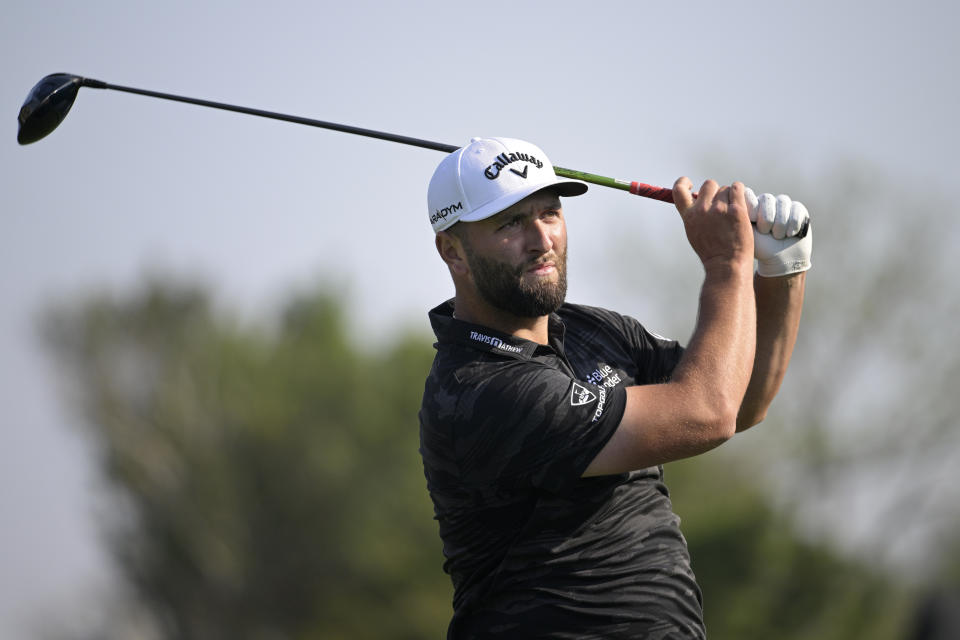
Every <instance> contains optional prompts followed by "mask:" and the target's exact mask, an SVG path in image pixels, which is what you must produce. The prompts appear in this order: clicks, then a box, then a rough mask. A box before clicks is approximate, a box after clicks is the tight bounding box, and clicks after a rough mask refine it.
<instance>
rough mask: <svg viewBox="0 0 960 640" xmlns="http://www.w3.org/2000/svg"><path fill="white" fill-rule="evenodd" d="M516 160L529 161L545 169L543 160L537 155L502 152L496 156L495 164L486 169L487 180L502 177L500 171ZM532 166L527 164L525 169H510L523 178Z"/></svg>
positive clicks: (538, 167) (484, 172)
mask: <svg viewBox="0 0 960 640" xmlns="http://www.w3.org/2000/svg"><path fill="white" fill-rule="evenodd" d="M514 162H529V163H530V164H532V165H533V166H535V167H536V168H537V169H543V162H541V161H540V160H538V159H537V158H536V157H534V156H531V155H529V154H526V153H501V154H500V155H498V156H497V157H496V158H494V162H493V164H491V165H490V166H489V167H487V168H486V169H484V171H483V175H485V176H487V180H496V179H497V178H498V177H500V172H501V171H503V170H504V169H505V168H506V167H507V165H508V164H513V163H514ZM529 168H530V166H529V165H527V166H526V167H524V168H523V171H517V170H516V169H514V168H512V167H511V168H510V171H512V172H513V173H515V174H517V175H518V176H520V177H521V178H526V177H527V169H529Z"/></svg>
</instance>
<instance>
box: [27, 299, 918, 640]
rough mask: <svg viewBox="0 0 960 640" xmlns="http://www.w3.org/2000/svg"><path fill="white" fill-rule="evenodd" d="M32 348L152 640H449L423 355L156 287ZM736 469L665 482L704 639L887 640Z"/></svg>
mask: <svg viewBox="0 0 960 640" xmlns="http://www.w3.org/2000/svg"><path fill="white" fill-rule="evenodd" d="M45 328H46V336H47V338H48V342H49V343H50V344H51V345H52V346H53V347H54V348H55V353H56V354H57V356H58V359H59V361H60V362H61V363H62V364H63V365H64V366H65V367H66V370H67V371H69V372H70V376H69V380H70V381H72V383H73V384H74V385H75V389H74V390H75V392H76V394H75V399H76V400H77V403H78V406H79V407H80V408H81V410H82V412H83V415H84V417H85V421H84V422H85V424H86V426H87V427H88V431H87V433H89V435H90V437H91V440H92V441H93V442H94V443H95V444H96V446H97V448H98V451H99V452H100V456H101V462H102V467H103V470H104V473H105V476H106V478H107V479H108V481H109V483H110V486H111V487H112V488H113V489H115V494H116V497H117V504H118V505H119V507H120V508H119V509H117V513H118V516H117V517H116V518H115V520H114V521H113V522H112V523H110V525H109V527H108V533H109V536H110V546H111V549H112V550H113V552H114V553H115V555H116V558H117V561H118V563H119V565H120V567H121V569H122V571H123V575H124V576H125V577H126V578H127V580H128V581H129V583H130V585H132V587H133V588H134V590H135V592H136V594H137V597H138V599H139V601H140V602H141V603H142V604H143V606H144V607H145V608H146V609H147V610H148V611H149V612H151V614H152V618H153V619H154V620H155V624H156V626H157V630H158V631H159V635H161V636H162V637H169V638H186V639H192V638H198V639H200V638H203V639H205V640H209V639H213V640H216V639H218V638H231V639H236V638H271V639H272V638H293V639H312V638H344V639H348V638H349V639H361V640H362V639H364V638H398V639H406V638H411V639H412V638H436V637H441V636H442V635H443V632H444V630H445V628H446V625H447V622H448V620H449V617H450V614H451V608H450V602H451V596H452V594H451V587H450V583H449V579H448V578H447V576H446V575H444V574H443V573H442V571H441V562H442V556H441V551H440V542H439V539H438V536H437V527H436V524H435V522H434V520H433V519H432V518H433V511H432V507H431V505H430V502H429V498H428V496H427V493H426V488H425V481H424V477H423V469H422V466H421V462H420V458H419V455H418V453H417V448H418V446H419V442H418V428H417V411H418V408H419V403H420V397H421V394H422V389H423V380H424V377H425V375H426V372H427V370H428V368H429V365H430V361H431V359H432V357H433V350H432V349H431V348H430V339H429V338H427V337H426V336H423V335H416V336H414V335H408V336H404V337H401V338H399V339H397V340H396V341H394V342H393V343H392V345H391V346H389V347H388V348H386V349H383V350H381V351H379V352H377V353H370V352H366V351H364V350H362V349H360V348H358V347H357V346H356V345H355V344H354V343H352V342H351V340H350V334H349V323H348V321H347V319H346V318H345V317H344V315H343V311H342V306H341V305H340V304H339V303H338V301H337V300H336V299H332V298H330V297H327V296H325V295H323V294H320V293H318V294H316V295H312V296H302V297H300V298H298V299H296V300H294V301H293V302H292V303H291V304H289V305H288V307H287V308H286V311H285V312H284V313H283V314H282V316H281V319H280V321H279V322H278V326H277V327H276V329H275V330H274V331H272V332H268V331H266V330H264V329H259V328H249V327H246V328H244V327H238V326H237V325H236V324H234V323H232V322H230V321H229V320H228V319H227V318H226V317H224V316H222V315H218V314H217V313H216V312H215V311H214V309H213V308H212V305H211V303H210V301H209V299H208V298H207V296H206V295H205V294H204V293H203V292H202V291H200V290H198V289H196V288H191V287H184V286H177V285H172V284H169V283H166V284H165V283H160V282H153V283H148V285H147V286H145V287H144V288H143V290H142V291H141V292H140V293H138V294H136V295H135V296H132V297H130V298H127V299H110V298H95V299H90V300H87V301H86V302H83V303H82V304H79V305H76V306H71V307H65V308H62V309H60V310H58V311H56V312H54V313H51V314H50V315H49V317H48V319H47V322H46V324H45ZM736 469H737V467H736V466H735V465H734V464H733V463H732V462H730V461H729V460H725V459H724V458H722V457H716V456H714V455H710V456H706V457H701V458H698V459H696V460H694V461H689V462H685V463H680V464H675V465H671V466H670V467H669V468H668V483H669V484H670V486H671V489H672V491H673V496H674V500H675V502H676V505H677V509H678V512H679V513H680V514H681V516H682V517H683V518H684V531H685V534H686V536H687V538H688V540H689V542H690V547H691V553H692V556H693V561H694V567H695V569H696V571H697V574H698V577H699V579H700V581H701V584H702V586H703V590H704V592H705V604H706V615H707V624H708V628H709V630H710V637H711V638H712V639H713V640H722V639H723V638H786V639H790V638H797V639H800V638H804V639H806V638H818V639H828V640H829V639H830V638H875V639H880V640H882V639H883V638H890V637H893V636H892V635H891V632H892V631H893V630H895V629H896V628H898V625H899V617H898V616H899V615H900V612H901V610H902V607H901V603H902V600H901V599H900V594H899V592H898V591H897V590H896V589H894V588H893V587H892V586H891V585H890V584H888V583H887V582H885V581H884V579H883V578H882V577H881V576H879V575H875V574H874V573H872V572H871V571H870V570H869V569H868V568H864V567H862V566H858V565H856V564H854V563H852V562H848V561H844V560H842V559H840V558H839V557H838V556H836V555H835V554H833V553H831V551H830V550H829V549H826V548H823V547H819V546H815V545H812V544H807V543H804V542H801V541H799V540H798V539H797V538H796V536H795V535H794V534H793V532H792V531H791V529H790V528H789V526H788V524H787V523H786V522H785V521H784V520H782V519H781V518H779V517H778V516H777V515H776V514H775V513H774V512H773V511H772V510H771V508H770V507H769V505H768V504H766V503H765V502H764V500H763V498H762V497H761V494H760V493H759V492H757V491H756V490H755V489H754V488H753V487H752V486H751V485H750V484H749V483H748V482H746V481H743V480H741V479H740V478H738V476H737V473H736Z"/></svg>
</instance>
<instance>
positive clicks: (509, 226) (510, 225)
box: [497, 216, 523, 231]
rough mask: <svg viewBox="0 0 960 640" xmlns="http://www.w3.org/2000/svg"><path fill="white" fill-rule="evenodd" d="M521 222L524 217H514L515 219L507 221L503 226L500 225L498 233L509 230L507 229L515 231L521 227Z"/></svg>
mask: <svg viewBox="0 0 960 640" xmlns="http://www.w3.org/2000/svg"><path fill="white" fill-rule="evenodd" d="M521 222H523V217H522V216H514V217H513V218H510V219H509V220H507V221H506V222H504V223H503V224H502V225H500V226H499V227H497V231H505V230H507V229H514V228H516V227H519V226H520V223H521Z"/></svg>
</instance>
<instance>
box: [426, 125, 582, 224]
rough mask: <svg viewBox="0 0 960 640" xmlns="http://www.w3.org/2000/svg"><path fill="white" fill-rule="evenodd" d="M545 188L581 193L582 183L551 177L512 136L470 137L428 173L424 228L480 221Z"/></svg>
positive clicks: (536, 155) (532, 150)
mask: <svg viewBox="0 0 960 640" xmlns="http://www.w3.org/2000/svg"><path fill="white" fill-rule="evenodd" d="M546 187H556V188H557V193H559V194H560V195H561V196H579V195H581V194H583V193H585V192H586V191H587V185H586V184H584V183H582V182H578V181H577V180H569V179H567V178H559V177H557V174H555V173H554V172H553V164H551V162H550V160H548V159H547V156H546V154H544V153H543V150H541V149H540V147H538V146H536V145H533V144H531V143H529V142H524V141H523V140H515V139H513V138H473V139H471V140H470V144H468V145H467V146H465V147H461V148H460V149H457V150H456V151H454V152H453V153H451V154H450V155H448V156H447V157H446V158H444V159H443V161H441V162H440V164H439V166H437V170H436V171H434V172H433V178H431V179H430V187H429V189H428V190H427V209H428V210H429V214H430V224H432V225H433V230H434V232H438V231H443V230H444V229H447V228H449V227H451V226H452V225H453V224H454V223H456V222H459V221H460V220H463V221H464V222H475V221H477V220H483V219H484V218H489V217H490V216H492V215H494V214H497V213H499V212H501V211H503V210H504V209H506V208H507V207H509V206H511V205H513V204H516V203H517V202H520V201H521V200H523V199H524V198H526V197H527V196H528V195H530V194H531V193H533V192H534V191H539V190H540V189H544V188H546Z"/></svg>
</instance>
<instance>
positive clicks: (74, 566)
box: [0, 0, 960, 638]
mask: <svg viewBox="0 0 960 640" xmlns="http://www.w3.org/2000/svg"><path fill="white" fill-rule="evenodd" d="M958 13H960V11H958V9H957V8H956V5H955V3H950V2H910V3H907V2H903V3H896V2H879V3H878V2H872V3H866V2H864V3H838V2H812V1H806V2H802V3H795V4H794V5H790V6H788V7H784V3H771V2H759V1H757V2H734V3H715V2H692V3H643V2H637V1H622V2H595V3H584V2H566V1H563V0H554V1H552V2H512V3H501V2H489V3H477V2H473V3H470V4H469V5H467V4H466V3H458V2H449V1H447V2H411V3H386V2H383V3H380V2H364V1H357V0H354V1H353V2H337V3H333V2H303V3H283V2H273V3H265V2H262V3H255V4H251V3H246V2H214V3H195V2H189V3H188V2H165V3H155V4H148V3H135V2H88V3H77V2H47V3H37V2H25V1H21V0H13V1H12V2H7V3H5V5H4V11H3V20H2V21H0V68H2V72H3V73H2V77H3V86H2V87H0V108H2V109H4V110H5V112H6V113H7V118H8V120H7V122H8V125H7V129H6V134H5V136H6V138H5V140H4V141H0V172H2V174H0V175H2V176H3V178H2V185H3V188H2V189H0V216H2V218H0V242H2V248H0V299H2V300H3V304H4V307H3V313H2V314H0V353H2V356H3V357H2V363H0V402H2V404H3V406H4V407H5V412H4V418H3V425H2V428H0V487H2V488H0V517H2V527H0V566H2V567H3V570H2V571H0V637H4V638H8V637H20V636H22V635H23V633H25V629H27V628H29V625H30V624H31V623H32V621H33V620H35V619H37V618H39V617H41V616H43V615H44V613H46V612H51V611H56V610H58V609H60V608H62V607H64V606H67V607H69V606H76V604H75V603H77V602H80V601H81V598H82V597H84V593H85V592H89V590H88V589H87V587H86V585H89V584H101V583H103V582H104V579H105V578H104V577H105V575H106V569H105V566H106V564H105V555H104V553H103V552H102V551H101V550H100V547H99V546H98V541H97V537H96V535H97V534H96V531H97V528H96V527H97V524H96V521H95V508H96V506H97V504H98V502H97V501H98V499H100V497H101V492H100V491H99V490H98V487H97V485H96V484H95V479H94V478H95V476H94V475H93V474H92V469H93V466H92V463H91V461H90V458H89V456H88V455H87V454H86V453H85V452H84V449H83V447H82V445H81V440H80V438H79V437H78V433H79V431H78V430H77V429H76V428H74V427H73V426H71V418H70V416H69V415H68V414H67V413H66V412H65V411H64V409H63V405H62V401H61V397H60V396H59V395H58V393H57V388H56V386H55V378H54V376H52V371H51V370H50V369H51V368H50V362H49V361H48V360H46V359H45V358H44V356H43V353H42V351H41V349H40V346H39V343H38V340H37V338H36V331H35V321H36V317H37V315H38V313H39V312H40V310H41V309H42V308H43V305H44V304H46V303H48V302H50V301H52V300H64V299H69V298H71V297H74V296H81V295H83V294H84V293H88V292H90V291H93V290H103V289H110V290H116V291H122V290H124V288H125V287H129V286H132V285H134V284H135V283H137V282H138V281H139V279H140V278H141V277H142V276H143V274H144V273H149V272H151V271H161V272H164V273H173V274H178V275H183V276H184V277H191V278H195V277H199V278H201V279H202V280H203V281H205V282H208V283H209V284H210V285H211V286H212V287H215V290H216V291H217V292H218V295H220V296H221V298H222V299H223V301H224V302H225V304H229V305H232V306H234V307H239V308H242V309H243V310H244V311H245V312H247V313H250V314H253V315H256V314H258V313H269V311H271V310H272V309H273V308H274V306H273V305H274V304H275V303H276V302H277V301H279V300H282V299H284V297H285V296H286V295H287V294H289V292H290V291H291V290H292V289H295V288H298V287H305V286H310V285H313V284H315V283H318V282H323V283H328V284H333V285H335V286H337V287H339V288H341V289H342V290H343V291H344V292H346V293H347V294H348V295H349V298H350V300H351V301H352V303H353V305H354V308H355V310H356V312H357V313H358V324H359V330H360V331H371V330H375V331H377V332H378V333H379V334H387V335H388V334H389V333H390V330H391V328H392V327H394V326H397V325H398V324H403V325H405V326H410V325H414V326H418V327H421V328H422V329H423V330H424V331H426V323H425V315H424V312H425V310H426V308H427V307H428V306H431V305H433V304H435V303H437V302H439V301H440V300H442V299H443V298H445V297H447V296H449V295H450V293H451V287H450V285H449V283H448V277H447V275H446V272H445V270H444V269H443V268H442V266H441V263H440V262H439V259H438V258H436V257H435V255H434V253H433V249H432V233H431V231H430V227H429V224H428V222H427V214H426V203H425V194H426V185H427V181H428V180H429V177H430V174H431V173H432V171H433V167H434V166H435V164H436V163H437V162H439V160H440V159H441V157H442V156H441V154H439V153H437V152H434V151H428V150H422V149H415V148H412V147H405V146H401V145H397V144H392V143H386V142H381V141H377V140H369V139H364V138H358V137H355V136H349V135H345V134H340V133H335V132H329V131H324V130H319V129H310V128H307V127H302V126H298V125H292V124H286V123H279V122H273V121H269V120H262V119H257V118H253V117H250V116H242V115H236V114H229V113H225V112H221V111H214V110H209V109H203V108H199V107H194V106H188V105H179V104H174V103H169V102H164V101H159V100H154V99H149V98H142V97H139V96H132V95H127V94H122V93H117V92H105V91H97V90H92V89H83V90H81V92H80V95H79V98H78V101H77V103H76V105H75V106H74V108H73V110H72V111H71V113H70V115H69V117H68V118H67V120H66V121H65V123H64V124H63V125H62V126H61V127H60V129H58V130H57V131H55V132H54V133H53V134H52V135H51V136H50V137H49V138H47V139H44V140H42V141H40V142H38V143H36V144H34V145H30V146H28V147H19V146H18V145H17V144H16V142H15V136H16V126H15V124H14V120H15V116H16V113H17V111H18V109H19V107H20V105H21V103H22V102H23V100H24V98H25V97H26V95H27V93H28V91H29V90H30V88H31V87H32V86H33V85H34V84H35V83H36V82H37V81H38V80H40V78H41V77H43V76H44V75H46V74H48V73H54V72H69V73H76V74H80V75H86V76H90V77H93V78H98V79H102V80H106V81H108V82H112V83H115V84H120V85H129V86H134V87H142V88H147V89H154V90H158V91H167V92H171V93H179V94H183V95H188V96H194V97H200V98H207V99H211V100H221V101H225V102H232V103H236V104H241V105H246V106H252V107H258V108H262V109H268V110H274V111H281V112H286V113H292V114H297V115H303V116H308V117H314V118H318V119H322V120H329V121H334V122H344V123H347V124H352V125H357V126H363V127H368V128H373V129H381V130H385V131H391V132H395V133H400V134H405V135H410V136H414V137H421V138H427V139H432V140H437V141H440V142H446V143H453V144H463V143H466V142H467V141H468V140H469V138H470V137H471V136H475V135H503V136H511V137H520V138H526V139H529V140H531V141H534V142H535V143H537V144H538V145H539V146H541V147H542V148H543V149H544V150H545V151H546V152H547V154H548V155H549V156H550V158H551V159H552V160H553V161H554V162H555V163H556V164H558V165H561V166H565V167H570V168H575V169H582V170H586V171H591V172H595V173H601V174H606V175H612V176H615V177H622V178H629V179H637V180H641V181H646V182H652V183H659V184H663V185H666V186H669V185H670V184H671V183H672V182H673V180H674V179H675V178H676V177H677V176H679V175H682V174H688V173H691V172H693V171H696V167H697V166H700V165H698V163H700V162H701V161H702V159H703V158H704V157H706V156H717V155H719V156H725V157H732V158H736V159H738V165H740V166H749V165H750V162H749V158H754V157H756V158H764V159H765V160H764V161H765V162H769V161H771V160H772V159H773V160H776V159H777V158H778V157H779V158H782V162H783V164H784V166H788V167H794V168H796V170H798V171H806V172H809V173H810V174H812V175H816V174H817V172H818V171H822V167H824V166H830V165H831V164H833V163H834V162H835V161H836V159H837V158H842V157H850V158H855V159H856V158H862V159H867V160H869V161H870V163H872V164H873V165H874V166H876V167H878V168H879V169H880V170H882V171H883V173H884V175H885V176H897V177H898V178H899V179H902V180H903V181H904V182H906V183H908V184H916V185H917V186H918V188H923V187H924V186H925V185H927V184H931V183H932V184H933V185H934V186H935V187H936V188H938V189H941V190H944V191H947V190H948V189H949V190H950V191H952V190H953V184H955V180H956V179H955V175H956V170H957V162H956V160H955V150H956V148H958V145H960V135H958V128H957V125H956V124H955V119H956V114H957V113H960V90H958V80H957V78H958V76H960V73H958V68H957V67H958V60H960V50H958V49H960V47H958V44H957V38H956V37H955V34H954V32H953V31H954V25H955V24H957V21H958V18H960V15H958ZM691 177H693V178H694V180H695V181H698V180H702V179H704V178H706V177H708V176H703V175H696V174H691ZM714 177H716V178H717V179H718V180H721V181H731V180H734V179H743V180H745V181H746V182H747V183H748V184H750V176H742V175H717V176H714ZM753 186H755V188H759V189H760V190H777V187H776V185H753ZM792 195H794V196H795V197H798V194H792ZM801 199H802V198H801ZM818 213H819V214H820V215H840V213H838V212H813V214H814V216H816V215H818ZM674 215H675V214H674V212H673V210H672V209H671V208H670V207H669V206H667V205H663V204H661V203H656V202H651V201H642V200H640V199H636V198H633V197H632V196H629V195H626V194H623V193H621V192H615V191H609V190H604V189H602V188H600V187H593V188H592V189H591V191H590V193H589V194H588V195H587V196H586V197H585V198H580V199H578V200H577V202H576V205H575V206H574V205H572V204H571V205H570V206H569V207H568V222H569V225H570V233H571V238H573V240H572V242H573V245H572V246H573V247H574V250H576V251H577V252H578V255H579V257H578V258H576V259H577V260H578V261H579V263H580V264H581V265H586V266H585V267H580V268H579V269H577V268H575V266H574V265H575V264H576V263H572V265H571V269H574V271H573V272H572V273H571V289H570V297H571V299H575V300H577V301H579V302H585V303H591V304H601V305H608V306H613V307H616V308H618V309H619V310H622V311H625V312H627V313H637V311H638V309H641V308H642V303H641V302H638V301H637V300H622V299H618V297H617V296H615V295H614V294H613V293H612V292H611V290H610V289H609V288H608V287H606V286H605V281H606V279H607V278H606V274H607V272H608V270H611V269H617V268H631V267H633V265H617V264H614V263H612V262H611V261H610V260H609V257H608V256H607V255H606V254H605V251H604V248H605V247H606V246H607V245H608V243H609V238H610V237H611V235H612V234H618V233H622V229H637V225H642V227H641V228H640V229H641V231H640V233H641V234H642V235H640V236H639V237H638V251H640V250H642V249H643V243H644V242H651V238H652V237H656V234H664V237H667V236H669V238H670V241H677V239H678V238H680V235H679V234H682V231H681V229H680V227H679V226H678V224H677V221H676V220H675V218H674V217H673V216H674ZM658 242H659V240H658ZM572 259H573V258H572ZM652 328H655V329H656V327H655V326H654V327H652Z"/></svg>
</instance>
